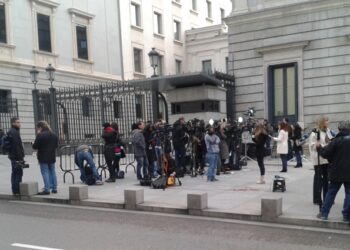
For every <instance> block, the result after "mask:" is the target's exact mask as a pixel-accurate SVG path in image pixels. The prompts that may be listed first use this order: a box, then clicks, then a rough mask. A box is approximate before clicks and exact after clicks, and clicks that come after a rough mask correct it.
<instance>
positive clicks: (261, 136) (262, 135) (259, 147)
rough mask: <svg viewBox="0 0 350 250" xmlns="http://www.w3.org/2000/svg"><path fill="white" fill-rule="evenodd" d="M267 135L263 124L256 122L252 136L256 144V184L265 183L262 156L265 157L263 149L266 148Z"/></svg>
mask: <svg viewBox="0 0 350 250" xmlns="http://www.w3.org/2000/svg"><path fill="white" fill-rule="evenodd" d="M268 138H269V136H268V135H267V132H266V129H265V127H264V125H263V124H258V125H257V126H256V128H255V133H254V138H253V141H254V142H255V145H256V151H255V154H256V159H257V162H258V166H259V169H260V180H259V181H257V184H265V179H264V177H265V166H264V157H265V151H266V150H267V149H266V148H265V144H266V141H267V139H268Z"/></svg>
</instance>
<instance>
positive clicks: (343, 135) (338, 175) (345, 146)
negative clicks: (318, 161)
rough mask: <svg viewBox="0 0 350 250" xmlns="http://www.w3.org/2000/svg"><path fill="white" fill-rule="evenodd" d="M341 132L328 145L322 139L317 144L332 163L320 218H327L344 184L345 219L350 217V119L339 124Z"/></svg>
mask: <svg viewBox="0 0 350 250" xmlns="http://www.w3.org/2000/svg"><path fill="white" fill-rule="evenodd" d="M338 129H339V133H338V134H337V135H336V137H335V138H334V139H333V140H332V141H331V142H330V143H329V144H328V145H326V146H322V142H321V140H317V141H316V143H315V146H316V148H317V150H318V152H319V154H320V155H321V156H322V157H323V158H325V159H327V160H328V161H329V162H330V163H331V167H330V169H329V170H330V172H329V181H330V184H329V186H328V191H327V194H326V198H325V201H324V203H323V206H322V207H321V212H320V213H319V214H318V215H317V217H318V218H320V219H323V220H327V219H328V214H329V211H330V209H331V207H332V205H333V203H334V200H335V197H336V195H337V193H338V191H339V189H340V187H341V186H342V185H344V187H345V200H344V206H343V210H342V214H343V220H344V221H345V222H349V219H350V217H349V216H350V214H349V213H350V168H349V162H350V154H349V152H350V121H342V122H340V123H339V125H338Z"/></svg>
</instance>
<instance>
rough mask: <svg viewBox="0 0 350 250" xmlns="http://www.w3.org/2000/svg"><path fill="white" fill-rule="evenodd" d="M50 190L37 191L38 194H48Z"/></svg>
mask: <svg viewBox="0 0 350 250" xmlns="http://www.w3.org/2000/svg"><path fill="white" fill-rule="evenodd" d="M49 194H50V192H49V191H41V192H39V193H38V195H49Z"/></svg>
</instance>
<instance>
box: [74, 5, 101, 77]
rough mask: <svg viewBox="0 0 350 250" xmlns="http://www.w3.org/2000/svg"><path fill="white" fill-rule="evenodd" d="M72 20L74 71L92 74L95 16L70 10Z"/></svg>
mask: <svg viewBox="0 0 350 250" xmlns="http://www.w3.org/2000/svg"><path fill="white" fill-rule="evenodd" d="M68 11H69V13H70V14H71V18H72V37H73V41H72V42H73V60H74V69H75V70H76V71H79V72H84V73H92V71H93V68H92V66H93V63H94V62H93V55H92V44H91V43H92V39H91V33H92V19H93V18H94V17H95V15H94V14H91V13H88V12H85V11H81V10H78V9H75V8H70V9H68Z"/></svg>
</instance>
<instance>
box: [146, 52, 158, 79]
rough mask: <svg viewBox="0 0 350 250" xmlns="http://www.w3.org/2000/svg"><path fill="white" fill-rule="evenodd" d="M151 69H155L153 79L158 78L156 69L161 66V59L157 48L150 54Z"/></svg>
mask: <svg viewBox="0 0 350 250" xmlns="http://www.w3.org/2000/svg"><path fill="white" fill-rule="evenodd" d="M148 56H149V60H150V63H151V67H152V68H153V75H152V76H151V77H157V76H158V75H157V73H156V68H157V67H158V66H159V57H160V54H159V53H158V52H157V51H156V49H155V48H152V50H151V51H150V52H149V53H148Z"/></svg>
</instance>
